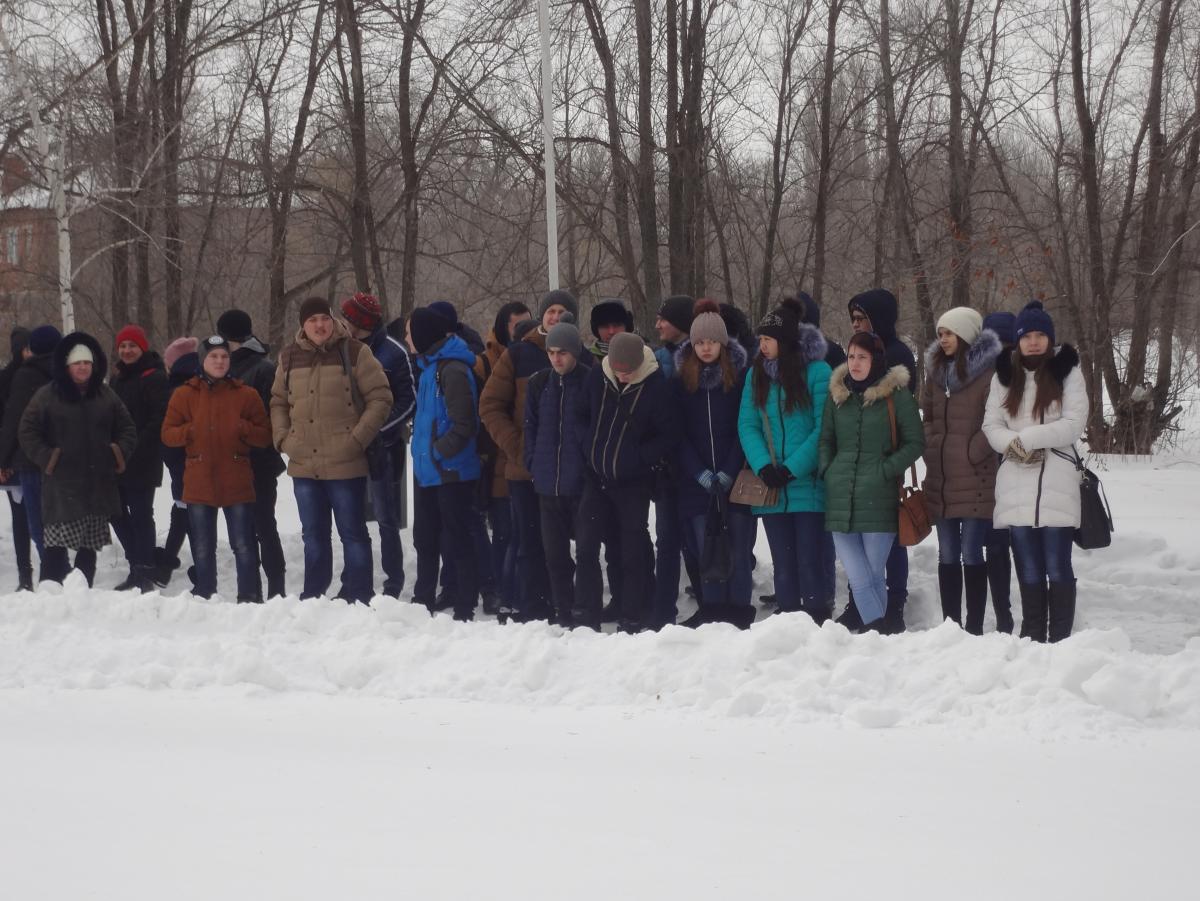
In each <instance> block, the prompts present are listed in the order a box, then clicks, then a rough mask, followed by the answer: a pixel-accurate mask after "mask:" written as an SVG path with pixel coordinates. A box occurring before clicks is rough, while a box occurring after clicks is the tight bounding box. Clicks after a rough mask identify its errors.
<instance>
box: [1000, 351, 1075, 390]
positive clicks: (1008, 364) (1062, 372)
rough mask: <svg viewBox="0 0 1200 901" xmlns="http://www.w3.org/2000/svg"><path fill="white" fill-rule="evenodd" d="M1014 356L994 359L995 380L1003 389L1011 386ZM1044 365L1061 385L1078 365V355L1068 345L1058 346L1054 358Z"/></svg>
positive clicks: (1012, 354) (1008, 355)
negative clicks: (996, 379) (997, 380)
mask: <svg viewBox="0 0 1200 901" xmlns="http://www.w3.org/2000/svg"><path fill="white" fill-rule="evenodd" d="M1014 354H1015V352H1014V353H1007V354H1000V356H998V357H997V358H996V378H998V379H999V380H1000V384H1001V385H1003V386H1004V387H1005V388H1007V387H1008V386H1009V385H1011V384H1012V373H1013V356H1014ZM1046 365H1047V368H1048V369H1049V370H1050V374H1051V375H1052V376H1054V378H1055V379H1057V380H1058V382H1059V383H1063V382H1065V381H1066V380H1067V376H1068V375H1070V374H1071V370H1072V369H1074V368H1075V367H1076V366H1078V365H1079V354H1078V352H1076V350H1075V348H1074V347H1072V346H1071V345H1070V344H1060V345H1059V346H1058V347H1056V348H1054V356H1053V357H1052V358H1051V359H1050V362H1049V363H1047V364H1046Z"/></svg>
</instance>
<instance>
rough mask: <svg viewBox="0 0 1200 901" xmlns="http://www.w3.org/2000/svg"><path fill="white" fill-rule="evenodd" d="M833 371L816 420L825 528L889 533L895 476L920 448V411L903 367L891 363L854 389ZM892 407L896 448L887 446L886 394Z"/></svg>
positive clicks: (897, 480) (892, 528) (896, 488)
mask: <svg viewBox="0 0 1200 901" xmlns="http://www.w3.org/2000/svg"><path fill="white" fill-rule="evenodd" d="M846 371H847V370H846V366H845V364H842V365H841V366H839V367H838V368H837V369H835V370H834V371H833V375H832V376H831V377H830V380H829V403H827V404H826V405H825V415H824V421H823V422H822V424H821V446H820V452H821V462H820V470H819V471H820V474H821V476H822V478H824V480H825V528H826V529H828V530H829V531H830V532H895V531H896V517H897V515H898V513H899V510H898V508H899V493H900V489H899V486H900V478H901V477H902V476H903V475H904V471H905V470H906V469H908V467H909V466H911V465H912V464H913V463H915V462H916V461H917V458H919V457H920V456H921V451H922V450H923V449H924V447H925V433H924V431H923V429H922V428H921V414H920V412H919V411H918V409H917V401H916V398H914V397H913V396H912V393H911V392H909V391H904V390H901V389H903V388H905V387H906V386H907V385H908V379H909V375H908V370H907V369H906V368H905V367H904V366H893V367H892V368H891V369H889V370H888V371H887V373H886V374H885V375H884V376H883V378H882V379H880V380H879V381H878V382H876V383H875V384H874V385H872V386H871V387H870V388H868V389H867V390H866V391H864V392H863V393H862V394H856V393H855V392H853V391H851V390H850V389H849V388H847V387H846V385H845V382H844V381H843V379H844V378H845V375H846ZM889 395H890V396H891V397H892V398H893V402H894V403H895V407H896V432H897V443H898V447H897V448H896V450H895V451H893V450H892V429H891V421H890V419H889V417H888V405H887V399H888V396H889Z"/></svg>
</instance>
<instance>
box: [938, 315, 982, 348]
mask: <svg viewBox="0 0 1200 901" xmlns="http://www.w3.org/2000/svg"><path fill="white" fill-rule="evenodd" d="M937 327H938V328H944V329H948V330H950V331H952V332H954V334H956V335H958V337H959V338H960V339H961V340H963V341H966V342H967V343H968V344H974V343H975V342H976V341H977V340H978V339H979V333H980V332H982V331H983V317H982V316H980V315H979V314H978V313H977V312H975V311H974V310H972V309H971V308H970V307H954V308H953V309H950V310H947V311H946V312H945V313H943V314H942V318H941V319H939V320H938V321H937Z"/></svg>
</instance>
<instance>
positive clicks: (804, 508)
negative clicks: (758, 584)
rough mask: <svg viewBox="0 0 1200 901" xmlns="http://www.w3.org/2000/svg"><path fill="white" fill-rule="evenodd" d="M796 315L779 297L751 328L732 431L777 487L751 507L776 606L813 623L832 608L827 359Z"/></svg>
mask: <svg viewBox="0 0 1200 901" xmlns="http://www.w3.org/2000/svg"><path fill="white" fill-rule="evenodd" d="M803 316H804V308H803V307H802V306H801V305H800V303H799V301H797V300H795V299H794V298H786V299H784V301H783V303H782V304H780V305H779V306H778V307H776V308H775V309H774V310H772V311H771V312H770V313H768V314H767V315H766V316H765V317H764V318H763V321H762V322H761V323H759V326H758V328H757V329H755V334H757V335H758V356H757V357H756V358H755V360H754V366H753V368H752V369H751V371H750V375H749V377H748V378H747V379H746V387H745V388H744V389H743V391H742V403H741V408H740V410H739V412H738V438H739V439H740V440H741V442H742V450H743V451H745V453H746V465H747V466H749V467H750V469H752V470H753V471H754V472H755V473H757V474H758V476H759V478H761V479H762V480H763V481H764V482H765V483H766V484H767V486H768V487H770V488H778V489H779V501H778V502H777V503H775V504H774V505H772V506H770V507H753V508H752V509H753V511H754V513H755V515H757V516H761V517H762V520H763V527H764V528H765V529H766V532H767V543H768V544H769V545H770V546H771V562H772V564H773V565H774V569H775V598H776V601H777V603H778V604H779V610H780V611H781V612H785V613H786V612H793V611H802V612H804V613H807V614H808V615H809V616H811V617H812V618H813V619H815V620H816V621H817V622H818V623H820V622H824V621H825V620H826V619H828V618H829V615H830V614H831V613H832V610H830V609H829V606H830V600H831V599H830V598H827V597H825V596H824V595H825V592H824V591H823V590H822V563H821V540H822V535H823V533H824V529H825V524H824V517H823V516H822V512H821V511H822V510H823V509H824V507H825V490H824V488H823V486H822V485H821V482H820V479H818V478H817V438H818V436H819V435H820V431H821V410H822V408H823V407H824V406H825V399H826V397H827V396H828V387H827V386H828V384H829V365H828V364H827V363H826V362H825V350H826V346H825V339H824V338H823V337H822V335H821V333H820V332H819V331H817V330H816V329H815V328H813V327H812V326H811V325H806V324H804V323H803V321H802V320H803Z"/></svg>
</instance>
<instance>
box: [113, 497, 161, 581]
mask: <svg viewBox="0 0 1200 901" xmlns="http://www.w3.org/2000/svg"><path fill="white" fill-rule="evenodd" d="M157 490H158V489H156V488H154V487H153V486H150V487H143V486H140V485H139V486H124V485H123V486H121V488H120V492H121V515H120V516H116V517H113V520H112V528H113V531H114V532H116V533H117V540H118V541H120V542H121V547H122V548H124V549H125V559H126V560H127V561H129V567H130V569H132V568H133V567H135V566H153V565H154V543H155V541H156V539H157V536H156V534H155V528H154V492H155V491H157Z"/></svg>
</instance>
